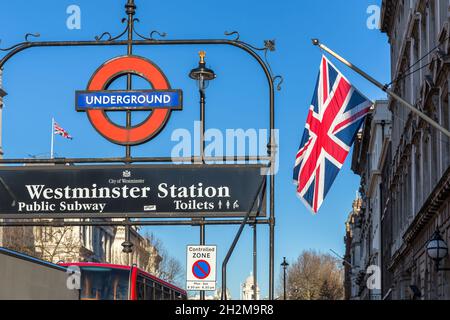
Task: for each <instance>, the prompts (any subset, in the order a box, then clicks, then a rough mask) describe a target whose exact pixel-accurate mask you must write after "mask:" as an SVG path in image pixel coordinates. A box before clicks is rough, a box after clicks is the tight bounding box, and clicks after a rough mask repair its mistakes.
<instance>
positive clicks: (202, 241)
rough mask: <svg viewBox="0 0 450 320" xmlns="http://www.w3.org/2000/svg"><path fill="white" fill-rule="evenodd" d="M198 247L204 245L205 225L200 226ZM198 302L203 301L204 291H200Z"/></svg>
mask: <svg viewBox="0 0 450 320" xmlns="http://www.w3.org/2000/svg"><path fill="white" fill-rule="evenodd" d="M202 220H205V219H202ZM200 245H201V246H204V245H205V225H204V224H201V225H200ZM200 300H205V291H204V290H201V291H200Z"/></svg>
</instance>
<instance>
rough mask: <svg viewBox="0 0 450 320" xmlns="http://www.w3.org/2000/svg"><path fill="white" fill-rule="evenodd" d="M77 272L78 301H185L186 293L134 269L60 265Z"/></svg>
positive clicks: (94, 265)
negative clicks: (79, 273) (78, 281)
mask: <svg viewBox="0 0 450 320" xmlns="http://www.w3.org/2000/svg"><path fill="white" fill-rule="evenodd" d="M60 265H61V266H65V267H70V266H76V267H78V268H80V272H81V283H80V285H81V288H80V299H81V300H186V299H187V294H186V291H184V290H183V289H180V288H178V287H176V286H174V285H172V284H170V283H168V282H165V281H163V280H161V279H159V278H157V277H155V276H153V275H151V274H149V273H147V272H145V271H143V270H141V269H139V268H137V267H135V266H132V267H130V266H122V265H114V264H105V263H91V262H79V263H60Z"/></svg>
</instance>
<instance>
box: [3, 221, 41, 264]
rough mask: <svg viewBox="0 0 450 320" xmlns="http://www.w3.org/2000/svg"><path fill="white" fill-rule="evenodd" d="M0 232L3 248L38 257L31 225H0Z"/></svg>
mask: <svg viewBox="0 0 450 320" xmlns="http://www.w3.org/2000/svg"><path fill="white" fill-rule="evenodd" d="M2 233H3V246H4V247H5V248H8V249H11V250H15V251H18V252H21V253H24V254H27V255H30V256H34V257H38V258H39V255H38V254H37V253H36V250H35V247H34V234H33V227H2Z"/></svg>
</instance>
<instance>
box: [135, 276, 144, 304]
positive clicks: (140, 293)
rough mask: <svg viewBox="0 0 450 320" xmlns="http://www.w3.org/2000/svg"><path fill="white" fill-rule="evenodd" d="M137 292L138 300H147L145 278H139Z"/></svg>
mask: <svg viewBox="0 0 450 320" xmlns="http://www.w3.org/2000/svg"><path fill="white" fill-rule="evenodd" d="M136 290H137V299H138V300H146V297H145V283H144V278H142V277H138V281H137V287H136Z"/></svg>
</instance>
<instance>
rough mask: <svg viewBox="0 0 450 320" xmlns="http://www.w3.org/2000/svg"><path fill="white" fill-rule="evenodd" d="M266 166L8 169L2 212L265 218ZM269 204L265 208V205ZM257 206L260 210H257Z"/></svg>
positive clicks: (1, 180)
mask: <svg viewBox="0 0 450 320" xmlns="http://www.w3.org/2000/svg"><path fill="white" fill-rule="evenodd" d="M261 169H262V166H258V165H254V166H249V165H245V166H240V165H209V166H196V165H189V166H187V165H179V166H164V165H153V166H148V165H134V166H78V167H77V166H52V167H42V166H36V167H31V166H30V167H4V168H2V169H0V199H1V201H0V214H2V215H3V214H6V215H8V214H15V215H23V216H24V217H26V216H27V215H52V216H58V215H61V216H63V215H64V214H68V215H76V216H80V215H81V216H82V215H84V214H86V215H89V216H90V217H92V216H93V214H96V215H98V217H115V216H120V217H123V216H128V217H149V216H164V217H185V218H186V217H237V216H243V215H245V214H246V213H247V212H248V211H250V210H252V213H253V216H254V215H256V214H258V213H257V212H256V211H257V210H258V207H260V208H262V209H261V212H259V216H263V215H264V214H265V205H264V199H265V198H264V195H260V196H259V197H258V198H257V201H256V202H257V203H256V205H254V206H252V205H253V200H254V199H255V196H256V194H257V192H258V190H260V186H261V184H262V183H263V180H264V179H265V176H262V175H261ZM261 201H262V202H263V203H262V204H261V205H259V204H260V203H261ZM252 207H254V208H252Z"/></svg>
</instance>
